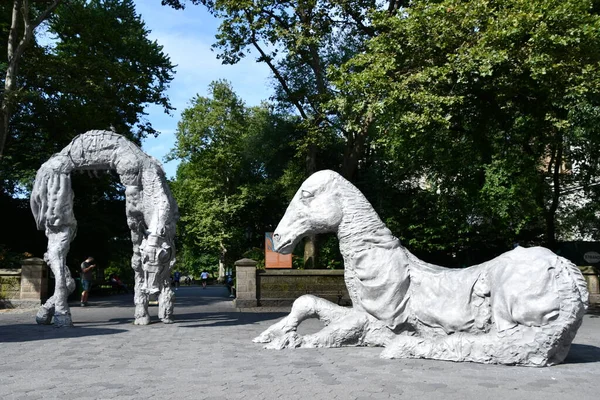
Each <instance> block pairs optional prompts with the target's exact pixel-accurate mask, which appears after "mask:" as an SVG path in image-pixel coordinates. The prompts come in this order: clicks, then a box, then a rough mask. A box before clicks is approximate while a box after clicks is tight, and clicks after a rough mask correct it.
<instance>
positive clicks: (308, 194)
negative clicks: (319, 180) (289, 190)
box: [301, 190, 314, 199]
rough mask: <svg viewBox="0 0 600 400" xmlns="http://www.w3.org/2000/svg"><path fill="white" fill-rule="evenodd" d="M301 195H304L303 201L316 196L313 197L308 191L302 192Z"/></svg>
mask: <svg viewBox="0 0 600 400" xmlns="http://www.w3.org/2000/svg"><path fill="white" fill-rule="evenodd" d="M301 195H302V198H303V199H308V198H309V197H313V196H314V195H313V194H312V193H311V192H309V191H308V190H303V191H302V193H301Z"/></svg>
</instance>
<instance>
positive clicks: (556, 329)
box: [544, 256, 589, 365]
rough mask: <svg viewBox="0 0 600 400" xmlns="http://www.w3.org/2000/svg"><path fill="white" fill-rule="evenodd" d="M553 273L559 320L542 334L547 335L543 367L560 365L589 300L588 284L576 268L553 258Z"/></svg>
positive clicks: (553, 322)
mask: <svg viewBox="0 0 600 400" xmlns="http://www.w3.org/2000/svg"><path fill="white" fill-rule="evenodd" d="M554 272H555V274H556V275H555V277H556V286H557V290H558V296H559V298H560V304H561V307H560V311H559V315H558V318H556V320H554V321H552V322H551V323H550V324H549V327H548V329H545V330H544V331H549V333H548V336H549V337H548V339H547V341H548V342H549V344H550V345H549V346H548V348H549V349H550V351H549V352H548V359H547V362H546V365H554V364H558V363H561V362H562V361H563V360H564V359H565V358H566V357H567V354H568V353H569V349H570V348H571V342H572V341H573V339H574V338H575V334H576V333H577V330H578V329H579V326H580V325H581V321H582V318H583V315H584V314H585V312H586V310H587V307H588V300H589V293H588V289H587V283H586V281H585V278H584V277H583V275H582V274H581V271H579V268H577V266H575V264H573V263H572V262H570V261H569V260H567V259H565V258H563V257H559V256H556V260H555V264H554Z"/></svg>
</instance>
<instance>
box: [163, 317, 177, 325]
mask: <svg viewBox="0 0 600 400" xmlns="http://www.w3.org/2000/svg"><path fill="white" fill-rule="evenodd" d="M161 321H162V322H163V324H172V323H173V322H175V321H173V320H172V319H171V318H163V319H161Z"/></svg>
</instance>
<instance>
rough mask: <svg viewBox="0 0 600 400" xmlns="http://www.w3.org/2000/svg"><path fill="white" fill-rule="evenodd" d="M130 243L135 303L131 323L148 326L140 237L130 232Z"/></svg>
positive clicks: (146, 296)
mask: <svg viewBox="0 0 600 400" xmlns="http://www.w3.org/2000/svg"><path fill="white" fill-rule="evenodd" d="M131 241H132V242H133V256H132V257H131V267H132V268H133V270H134V272H135V277H134V279H135V286H134V294H133V302H134V303H135V312H134V318H135V321H134V322H133V323H134V324H135V325H148V324H150V315H148V302H149V300H150V299H149V296H148V294H147V293H146V292H144V291H142V287H143V286H144V282H145V277H144V270H143V269H142V256H141V254H140V246H139V244H140V243H141V238H140V235H139V234H138V233H137V232H135V231H131Z"/></svg>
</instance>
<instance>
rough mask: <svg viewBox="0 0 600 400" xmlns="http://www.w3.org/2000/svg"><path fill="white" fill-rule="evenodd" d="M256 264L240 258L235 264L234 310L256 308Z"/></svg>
mask: <svg viewBox="0 0 600 400" xmlns="http://www.w3.org/2000/svg"><path fill="white" fill-rule="evenodd" d="M256 264H258V263H257V262H256V261H254V260H250V259H249V258H242V259H241V260H237V261H236V262H235V275H236V283H235V300H234V301H233V304H234V307H236V308H249V307H257V306H258V300H257V299H256Z"/></svg>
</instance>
